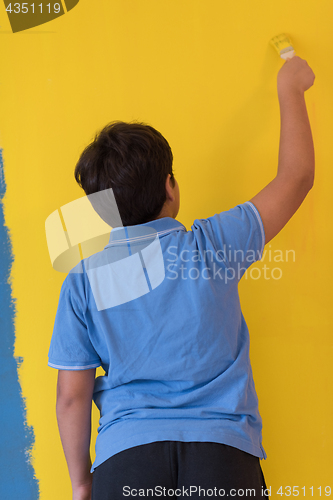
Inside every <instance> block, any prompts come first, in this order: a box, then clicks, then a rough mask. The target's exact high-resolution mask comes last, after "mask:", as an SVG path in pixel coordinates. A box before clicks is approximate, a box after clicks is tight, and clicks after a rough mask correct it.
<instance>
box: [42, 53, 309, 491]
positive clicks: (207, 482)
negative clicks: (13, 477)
mask: <svg viewBox="0 0 333 500" xmlns="http://www.w3.org/2000/svg"><path fill="white" fill-rule="evenodd" d="M313 82H314V74H313V72H312V70H311V69H310V67H309V66H308V64H307V63H306V61H304V60H302V59H301V58H299V57H294V58H293V59H291V60H289V61H287V62H286V63H285V64H284V65H283V67H282V68H281V70H280V71H279V74H278V78H277V88H278V98H279V103H280V111H281V136H280V151H279V164H278V172H277V175H276V177H275V178H274V179H273V180H272V181H271V182H270V183H269V184H268V185H267V186H266V187H265V188H264V189H262V191H260V192H259V193H258V194H257V195H256V196H254V197H253V198H252V199H251V200H250V201H249V202H246V203H243V204H241V205H238V206H236V207H234V208H233V209H231V210H229V211H227V212H222V213H220V214H216V215H214V216H213V217H210V218H208V219H201V220H196V221H195V222H194V224H193V226H192V231H186V228H185V227H184V226H183V225H182V224H181V223H180V222H178V221H177V220H176V219H175V218H176V216H177V214H178V210H179V187H178V184H177V181H176V180H175V178H174V175H173V171H172V153H171V149H170V147H169V145H168V143H167V142H166V140H165V139H164V138H163V137H162V136H161V134H159V132H157V131H156V130H154V129H153V128H152V127H149V126H145V125H141V124H125V123H121V122H120V123H114V124H111V125H109V126H107V127H105V129H103V131H102V132H101V133H100V134H99V136H98V137H96V139H95V141H94V142H93V143H92V144H91V145H89V146H88V147H87V148H86V150H85V151H84V152H83V153H82V155H81V157H80V160H79V162H78V164H77V166H76V170H75V177H76V180H77V181H78V182H79V184H80V185H81V186H82V187H83V189H84V190H85V192H86V194H87V195H89V194H91V193H95V192H98V191H102V190H104V189H109V188H112V190H113V193H114V196H115V199H116V201H117V206H118V209H119V212H120V215H121V218H122V222H123V225H124V226H125V230H124V231H125V233H126V234H125V236H121V237H119V234H120V232H119V230H118V236H117V230H112V231H111V235H110V242H109V245H107V246H106V247H105V249H104V250H103V252H104V253H103V252H101V255H102V256H104V255H106V254H105V252H107V254H108V255H109V256H111V258H112V255H113V253H115V252H116V251H117V249H118V250H119V247H122V246H123V247H124V246H125V247H127V246H129V247H130V246H131V245H134V246H135V244H136V240H135V236H131V234H133V233H131V227H132V226H134V227H139V226H140V227H144V226H147V227H148V228H152V229H153V230H154V231H156V232H157V234H158V238H159V243H160V245H161V251H162V255H163V259H164V265H165V270H164V271H165V275H164V279H163V281H162V282H161V283H160V284H159V286H157V287H154V286H152V285H151V283H150V287H149V293H144V294H142V296H139V297H137V298H134V299H133V300H131V301H127V302H123V303H119V305H116V306H115V307H112V308H104V309H103V308H97V305H96V304H97V302H98V301H97V299H96V297H97V295H96V294H93V293H92V290H91V287H90V281H89V279H90V278H88V276H87V272H86V270H87V269H88V268H89V263H90V262H91V260H89V259H91V258H89V259H85V260H84V261H83V267H84V271H83V273H77V274H76V273H70V274H69V275H68V276H67V278H66V280H65V281H64V283H63V286H62V289H61V294H60V299H59V306H58V311H57V316H56V320H55V327H54V333H53V337H52V342H51V347H50V352H49V364H50V366H53V367H55V368H58V369H59V375H58V391H57V418H58V424H59V430H60V435H61V440H62V444H63V448H64V452H65V456H66V460H67V464H68V468H69V474H70V477H71V482H72V488H73V500H88V499H89V500H90V499H91V498H92V499H93V500H97V499H98V500H109V499H111V498H112V499H113V500H115V499H118V498H123V497H124V496H142V495H145V496H147V495H150V496H152V494H154V495H155V496H161V495H162V496H182V497H186V496H189V492H190V494H191V496H192V497H193V498H199V497H200V496H203V495H204V494H206V493H207V491H208V489H209V490H212V491H214V488H216V492H217V493H216V495H221V494H223V493H221V491H222V490H223V491H224V495H225V496H234V497H235V498H239V497H240V496H241V495H242V493H239V495H238V494H237V491H240V489H242V490H244V489H246V488H247V489H248V488H251V489H252V490H253V491H254V493H255V495H256V496H262V491H263V489H265V487H266V485H265V481H264V477H263V474H262V471H261V467H260V462H259V460H260V459H262V458H266V454H265V451H264V449H263V447H262V444H261V418H260V414H259V412H258V400H257V396H256V392H255V388H254V382H253V378H252V371H251V365H250V361H249V335H248V330H247V326H246V323H245V320H244V318H243V315H242V312H241V309H240V304H239V298H238V290H237V285H238V282H239V280H240V279H241V277H242V275H243V274H244V272H245V270H246V268H248V267H249V266H250V264H251V263H252V262H253V261H254V260H259V259H260V258H261V255H262V251H263V247H264V245H265V244H266V243H268V242H269V241H270V240H271V239H272V238H274V236H275V235H276V234H277V233H278V232H279V231H280V230H281V229H282V228H283V226H284V225H285V224H286V223H287V222H288V220H289V219H290V218H291V217H292V215H293V214H294V213H295V212H296V210H297V209H298V208H299V206H300V205H301V203H302V202H303V200H304V198H305V196H306V195H307V193H308V191H309V190H310V189H311V187H312V185H313V181H314V148H313V141H312V135H311V129H310V124H309V120H308V115H307V110H306V105H305V100H304V92H305V91H306V90H307V89H308V88H310V87H311V86H312V85H313ZM121 232H123V230H122V229H121ZM141 239H142V238H141ZM143 239H144V238H143ZM249 255H255V256H256V257H255V259H254V260H253V259H252V260H251V259H249V258H248V256H249ZM149 272H150V269H149V265H148V263H147V262H146V268H145V275H146V278H147V283H149V278H150V277H151V275H150V274H149ZM113 285H114V283H113V282H112V279H110V282H109V288H110V289H112V286H113ZM94 286H95V287H96V286H97V288H98V283H97V285H96V283H95V284H94ZM100 292H101V291H100ZM114 292H115V293H117V290H115V291H114ZM101 293H102V292H101ZM103 293H105V289H104V291H103ZM97 309H98V310H97ZM98 366H102V367H103V369H104V370H105V376H103V377H98V378H97V379H96V380H95V370H96V367H98ZM93 398H94V401H95V403H96V405H97V406H98V408H99V409H100V412H101V419H100V427H99V435H98V438H97V442H96V460H95V462H94V465H93V467H92V470H93V471H94V472H93V474H91V472H90V470H91V462H90V454H89V444H90V431H91V427H90V426H91V420H90V418H91V405H92V399H93ZM140 492H141V493H140ZM204 492H205V493H204ZM207 495H209V493H207Z"/></svg>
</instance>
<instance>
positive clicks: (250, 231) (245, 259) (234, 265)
mask: <svg viewBox="0 0 333 500" xmlns="http://www.w3.org/2000/svg"><path fill="white" fill-rule="evenodd" d="M202 222H205V231H206V233H207V235H208V236H209V237H210V239H211V241H212V243H213V245H214V247H215V249H216V252H218V254H219V256H220V259H221V260H222V259H223V262H224V264H225V265H226V266H227V267H228V268H231V269H234V271H235V276H236V275H237V276H238V279H240V278H241V277H242V276H243V274H244V273H245V271H246V270H247V269H248V268H249V267H250V265H251V264H252V263H253V262H256V261H258V260H260V259H261V258H262V254H263V250H264V246H265V232H264V226H263V223H262V220H261V217H260V214H259V212H258V210H257V208H256V207H255V206H254V205H253V203H251V202H250V201H247V202H245V203H243V204H240V205H237V206H236V207H234V208H231V209H230V210H227V211H225V212H221V213H219V214H215V215H214V216H213V217H209V218H208V219H204V220H203V221H202Z"/></svg>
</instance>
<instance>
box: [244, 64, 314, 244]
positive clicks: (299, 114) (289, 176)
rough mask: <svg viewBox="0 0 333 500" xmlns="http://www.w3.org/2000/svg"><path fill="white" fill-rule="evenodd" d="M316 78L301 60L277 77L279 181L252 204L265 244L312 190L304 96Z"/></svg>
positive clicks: (310, 142)
mask: <svg viewBox="0 0 333 500" xmlns="http://www.w3.org/2000/svg"><path fill="white" fill-rule="evenodd" d="M314 79H315V76H314V73H313V71H312V70H311V68H310V67H309V65H308V64H307V62H306V61H305V60H303V59H301V58H300V57H297V56H295V57H293V58H292V59H290V60H287V61H286V62H285V64H284V65H283V66H282V68H281V69H280V71H279V73H278V77H277V88H278V98H279V104H280V115H281V133H280V149H279V163H278V172H277V175H276V177H275V178H274V179H273V180H272V181H271V182H270V183H269V184H268V185H267V186H265V187H264V188H263V189H262V190H261V191H260V192H259V193H258V194H257V195H256V196H254V197H253V198H252V199H251V200H249V201H251V202H252V203H253V204H254V205H255V206H256V208H257V209H258V211H259V213H260V216H261V219H262V221H263V225H264V229H265V243H268V242H269V241H270V240H271V239H272V238H274V236H276V234H277V233H279V231H281V229H282V228H283V226H284V225H285V224H286V223H287V222H288V220H289V219H290V218H291V217H292V216H293V214H294V213H295V212H296V210H297V209H298V208H299V206H300V205H301V203H302V202H303V200H304V198H305V197H306V195H307V193H308V192H309V190H310V189H311V187H312V186H313V182H314V170H315V158H314V147H313V140H312V134H311V128H310V123H309V118H308V114H307V109H306V104H305V99H304V92H305V91H306V90H307V89H309V88H310V87H311V86H312V85H313V82H314Z"/></svg>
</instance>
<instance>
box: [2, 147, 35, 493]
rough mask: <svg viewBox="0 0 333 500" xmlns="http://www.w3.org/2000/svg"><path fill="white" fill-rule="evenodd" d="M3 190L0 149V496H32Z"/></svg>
mask: <svg viewBox="0 0 333 500" xmlns="http://www.w3.org/2000/svg"><path fill="white" fill-rule="evenodd" d="M5 192H6V183H5V178H4V169H3V160H2V149H0V407H1V409H0V498H1V500H14V499H20V500H36V499H38V498H39V487H38V481H37V479H36V477H35V472H34V469H33V467H32V465H31V462H30V453H31V449H32V446H33V444H34V441H35V437H34V431H33V428H32V427H29V426H28V425H27V423H26V409H25V401H24V398H23V397H22V392H21V387H20V383H19V379H18V366H19V365H20V364H21V363H22V361H23V359H22V358H15V357H14V343H15V329H14V317H15V313H16V305H15V300H14V299H13V297H12V289H11V285H10V283H9V282H8V281H9V276H10V269H11V266H12V263H13V260H14V257H13V253H12V246H11V241H10V236H9V231H8V228H7V227H5V222H4V211H3V203H2V198H3V197H4V194H5Z"/></svg>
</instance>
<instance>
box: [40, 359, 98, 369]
mask: <svg viewBox="0 0 333 500" xmlns="http://www.w3.org/2000/svg"><path fill="white" fill-rule="evenodd" d="M48 366H50V367H51V368H56V369H57V370H89V369H90V368H98V367H99V366H101V363H100V362H95V363H91V364H90V365H62V364H59V363H52V362H51V361H49V362H48Z"/></svg>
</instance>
